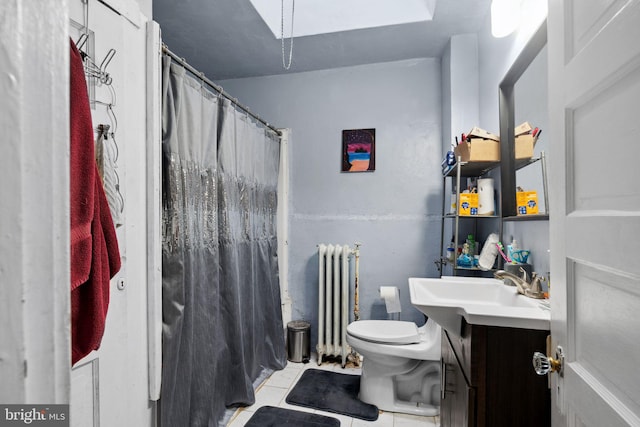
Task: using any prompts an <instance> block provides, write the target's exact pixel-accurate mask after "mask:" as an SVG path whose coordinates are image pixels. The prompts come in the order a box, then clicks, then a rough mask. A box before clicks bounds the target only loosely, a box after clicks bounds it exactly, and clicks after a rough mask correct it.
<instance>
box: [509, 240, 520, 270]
mask: <svg viewBox="0 0 640 427" xmlns="http://www.w3.org/2000/svg"><path fill="white" fill-rule="evenodd" d="M518 249H519V248H518V241H517V240H516V239H515V238H513V239H512V240H511V244H509V245H507V256H508V257H509V259H511V260H513V253H514V252H515V251H517V250H518ZM513 263H514V264H515V261H514V262H513Z"/></svg>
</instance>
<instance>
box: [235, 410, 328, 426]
mask: <svg viewBox="0 0 640 427" xmlns="http://www.w3.org/2000/svg"><path fill="white" fill-rule="evenodd" d="M245 427H340V421H338V420H337V419H335V418H331V417H326V416H324V415H318V414H311V413H309V412H302V411H292V410H291V409H285V408H276V407H274V406H262V407H260V408H258V410H257V411H256V412H255V413H254V414H253V416H252V417H251V418H250V419H249V421H247V423H246V424H245Z"/></svg>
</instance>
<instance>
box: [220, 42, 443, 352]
mask: <svg viewBox="0 0 640 427" xmlns="http://www.w3.org/2000/svg"><path fill="white" fill-rule="evenodd" d="M299 54H303V53H299ZM440 70H441V68H440V61H439V60H438V59H417V60H409V61H400V62H390V63H381V64H372V65H365V66H357V67H347V68H339V69H331V70H323V71H315V72H305V73H297V74H288V75H279V76H269V77H260V78H248V79H236V80H225V81H221V82H219V83H220V84H221V85H222V86H223V87H224V89H225V91H227V92H228V93H230V94H233V96H235V97H237V98H238V100H239V101H240V102H241V103H243V104H245V105H248V106H250V107H251V110H252V111H255V112H256V113H257V114H259V115H260V116H261V117H263V118H264V119H265V120H267V121H268V122H269V123H273V124H275V125H276V126H278V127H287V128H291V129H292V137H291V142H290V151H289V155H290V180H291V186H290V213H289V227H290V239H289V249H290V260H289V263H290V266H289V271H288V272H287V273H288V274H289V292H290V296H291V298H292V302H293V306H292V311H293V318H294V319H306V320H309V321H311V323H312V335H311V336H312V344H315V340H316V337H315V334H316V330H315V328H316V326H317V310H318V309H317V304H318V297H317V293H318V291H317V274H318V261H317V248H316V245H317V244H318V243H321V242H324V243H340V244H345V243H346V244H349V245H352V244H353V243H354V242H361V243H362V248H361V259H360V260H361V262H360V291H361V293H360V309H361V316H362V318H363V319H371V318H386V317H387V314H386V311H385V310H384V305H383V302H382V300H381V299H380V298H379V294H378V288H379V287H380V286H383V285H395V286H398V287H399V288H400V294H401V300H402V307H403V313H402V314H401V319H403V320H413V321H416V322H418V323H420V322H423V316H422V314H421V313H420V312H419V311H417V310H416V309H415V308H413V307H412V306H411V303H410V300H409V289H408V282H407V279H408V278H409V277H411V276H421V277H436V276H437V270H436V268H435V264H434V263H433V261H434V259H436V258H437V257H438V245H439V239H440V216H439V214H440V209H441V205H440V203H441V188H440V187H441V182H442V181H441V175H440V161H441V155H442V149H441V147H442V142H441V141H442V138H441V123H442V110H441V99H442V96H441V87H440V86H441V75H440V72H441V71H440ZM359 128H375V129H376V170H375V172H360V173H341V172H340V165H341V131H342V130H343V129H359ZM352 265H353V264H352ZM284 273H285V272H281V274H284Z"/></svg>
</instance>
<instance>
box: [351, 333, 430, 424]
mask: <svg viewBox="0 0 640 427" xmlns="http://www.w3.org/2000/svg"><path fill="white" fill-rule="evenodd" d="M441 335H442V330H441V328H440V325H438V324H437V323H435V322H434V321H432V320H429V321H427V323H425V324H424V325H423V326H421V327H418V326H417V325H416V324H415V323H413V322H404V321H399V320H358V321H356V322H353V323H351V324H349V326H347V342H348V343H349V345H351V347H353V348H354V349H355V350H356V351H357V352H358V353H360V354H361V355H362V356H363V358H364V361H363V364H362V376H361V378H360V395H359V396H358V397H359V399H360V400H362V401H363V402H366V403H370V404H372V405H376V406H377V407H378V409H382V410H385V411H390V412H402V413H405V414H413V415H425V416H434V415H438V414H439V413H440V339H441Z"/></svg>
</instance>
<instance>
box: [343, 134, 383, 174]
mask: <svg viewBox="0 0 640 427" xmlns="http://www.w3.org/2000/svg"><path fill="white" fill-rule="evenodd" d="M374 170H376V130H375V129H349V130H343V131H342V172H373V171H374Z"/></svg>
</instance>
